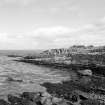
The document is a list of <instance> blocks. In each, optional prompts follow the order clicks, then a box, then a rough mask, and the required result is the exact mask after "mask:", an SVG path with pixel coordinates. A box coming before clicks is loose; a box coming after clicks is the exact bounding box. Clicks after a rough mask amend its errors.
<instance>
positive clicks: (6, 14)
mask: <svg viewBox="0 0 105 105" xmlns="http://www.w3.org/2000/svg"><path fill="white" fill-rule="evenodd" d="M74 44H85V45H91V44H93V45H105V0H0V49H47V48H59V47H69V46H71V45H74Z"/></svg>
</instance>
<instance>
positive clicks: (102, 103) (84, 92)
mask: <svg viewBox="0 0 105 105" xmlns="http://www.w3.org/2000/svg"><path fill="white" fill-rule="evenodd" d="M17 61H19V62H25V63H31V64H35V65H41V66H47V67H54V68H59V69H62V70H63V69H64V68H66V69H67V70H68V72H69V70H74V71H75V72H76V73H77V75H78V79H77V80H70V81H65V82H62V83H58V84H52V83H44V84H42V86H44V87H46V88H47V92H49V93H50V94H51V95H52V96H56V97H57V98H62V99H66V100H67V101H69V102H70V103H71V104H70V105H105V85H104V83H105V77H104V76H105V74H104V68H105V66H104V65H95V64H88V65H84V64H70V65H69V64H66V63H61V62H50V61H48V60H47V61H46V60H38V59H20V60H17ZM85 69H90V70H92V73H93V74H92V75H91V76H88V75H80V74H79V73H78V70H85ZM102 76H103V77H102ZM54 105H55V104H54ZM56 105H59V104H56ZM61 105H62V104H61ZM63 105H69V104H63Z"/></svg>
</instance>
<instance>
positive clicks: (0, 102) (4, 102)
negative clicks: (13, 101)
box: [0, 99, 10, 105]
mask: <svg viewBox="0 0 105 105" xmlns="http://www.w3.org/2000/svg"><path fill="white" fill-rule="evenodd" d="M0 105H10V104H9V103H7V102H6V101H5V100H3V99H0Z"/></svg>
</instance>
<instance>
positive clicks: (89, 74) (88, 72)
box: [78, 69, 92, 76]
mask: <svg viewBox="0 0 105 105" xmlns="http://www.w3.org/2000/svg"><path fill="white" fill-rule="evenodd" d="M78 73H79V74H82V75H87V76H92V71H91V70H89V69H86V70H79V71H78Z"/></svg>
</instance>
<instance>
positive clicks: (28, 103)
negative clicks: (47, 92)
mask: <svg viewBox="0 0 105 105" xmlns="http://www.w3.org/2000/svg"><path fill="white" fill-rule="evenodd" d="M19 105H40V104H36V103H35V102H32V101H30V100H27V99H23V100H22V102H21V104H19Z"/></svg>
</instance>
